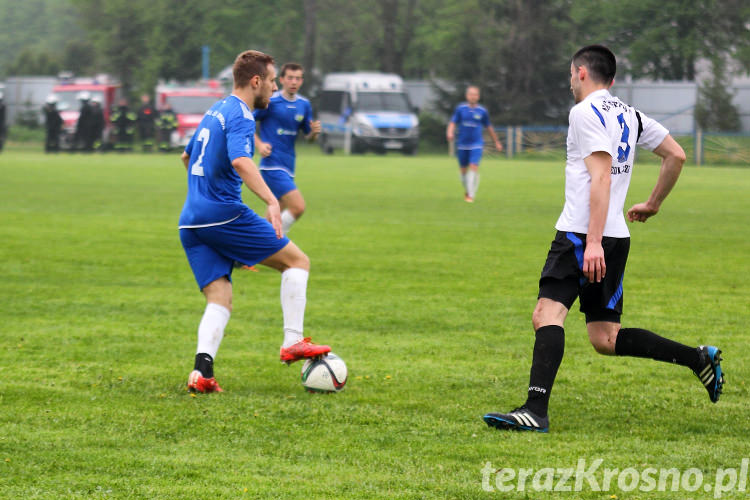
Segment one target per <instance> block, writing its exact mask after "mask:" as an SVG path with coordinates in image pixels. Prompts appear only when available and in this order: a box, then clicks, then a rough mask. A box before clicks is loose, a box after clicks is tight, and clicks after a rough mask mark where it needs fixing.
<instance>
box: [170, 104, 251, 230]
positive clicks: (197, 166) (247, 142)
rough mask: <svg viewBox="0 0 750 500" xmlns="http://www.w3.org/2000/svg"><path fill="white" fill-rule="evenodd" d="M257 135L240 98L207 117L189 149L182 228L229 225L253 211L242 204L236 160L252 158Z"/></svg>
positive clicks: (240, 183)
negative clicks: (233, 165) (255, 135)
mask: <svg viewBox="0 0 750 500" xmlns="http://www.w3.org/2000/svg"><path fill="white" fill-rule="evenodd" d="M254 134H255V119H254V118H253V113H252V112H251V111H250V109H249V108H248V106H247V104H245V103H244V102H243V101H242V100H240V98H239V97H237V96H234V95H230V96H229V97H226V98H225V99H222V100H221V101H219V102H217V103H216V104H214V105H213V106H212V107H211V109H209V110H208V111H207V112H206V114H205V115H203V119H202V120H201V122H200V124H199V125H198V128H197V129H196V131H195V134H194V135H193V137H192V138H191V139H190V142H189V143H188V145H187V147H186V148H185V152H186V153H187V154H188V155H190V162H189V163H188V193H187V198H186V199H185V205H184V206H183V208H182V213H181V214H180V222H179V225H180V227H181V228H189V227H201V226H210V225H216V224H222V223H226V222H228V221H230V220H232V219H234V218H235V217H237V216H238V215H240V214H241V213H242V212H243V211H244V210H249V208H248V207H247V206H246V205H245V204H244V203H242V179H241V178H240V176H239V174H237V172H236V171H235V169H234V167H232V161H233V160H235V159H237V158H239V157H242V156H246V157H249V158H252V156H253V150H254V146H255V142H254V138H253V135H254Z"/></svg>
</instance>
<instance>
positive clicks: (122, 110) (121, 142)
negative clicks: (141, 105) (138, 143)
mask: <svg viewBox="0 0 750 500" xmlns="http://www.w3.org/2000/svg"><path fill="white" fill-rule="evenodd" d="M109 119H110V121H111V122H112V125H113V127H114V134H115V149H116V150H117V151H120V152H123V151H131V150H132V149H133V136H134V134H135V121H136V114H135V113H133V112H132V111H130V108H129V107H128V101H127V99H120V102H119V104H118V106H117V107H116V108H115V109H114V110H113V111H112V114H111V115H110V117H109Z"/></svg>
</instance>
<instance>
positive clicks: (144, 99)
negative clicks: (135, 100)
mask: <svg viewBox="0 0 750 500" xmlns="http://www.w3.org/2000/svg"><path fill="white" fill-rule="evenodd" d="M149 102H151V97H149V95H148V94H143V95H142V96H141V104H143V105H144V106H145V105H146V104H148V103H149Z"/></svg>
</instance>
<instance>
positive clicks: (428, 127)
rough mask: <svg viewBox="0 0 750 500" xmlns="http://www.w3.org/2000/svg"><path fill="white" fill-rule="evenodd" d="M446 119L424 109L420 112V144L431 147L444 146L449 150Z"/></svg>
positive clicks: (445, 149) (444, 148) (444, 149)
mask: <svg viewBox="0 0 750 500" xmlns="http://www.w3.org/2000/svg"><path fill="white" fill-rule="evenodd" d="M446 127H447V123H446V120H445V119H443V118H441V117H439V116H435V115H434V114H432V113H429V112H426V111H423V112H422V113H420V114H419V144H420V148H424V147H425V146H426V147H427V148H429V149H438V148H442V150H443V151H447V148H448V141H447V140H446V138H445V129H446Z"/></svg>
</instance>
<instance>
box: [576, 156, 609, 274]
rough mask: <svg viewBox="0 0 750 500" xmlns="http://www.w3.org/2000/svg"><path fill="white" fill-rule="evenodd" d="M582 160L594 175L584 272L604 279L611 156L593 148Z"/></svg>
mask: <svg viewBox="0 0 750 500" xmlns="http://www.w3.org/2000/svg"><path fill="white" fill-rule="evenodd" d="M583 162H584V163H585V164H586V170H588V171H589V175H590V176H591V192H590V195H589V196H590V198H589V227H588V231H587V232H586V249H585V250H584V251H583V275H584V276H586V278H587V279H588V280H589V282H590V283H593V282H595V281H596V282H599V281H601V280H602V278H604V275H605V274H606V272H607V265H606V264H605V262H604V248H603V247H602V237H603V235H604V225H605V224H606V223H607V212H608V211H609V188H610V184H611V182H612V175H611V171H612V157H611V156H610V155H609V153H607V152H605V151H594V152H593V153H591V154H590V155H589V156H587V157H586V158H584V160H583Z"/></svg>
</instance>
